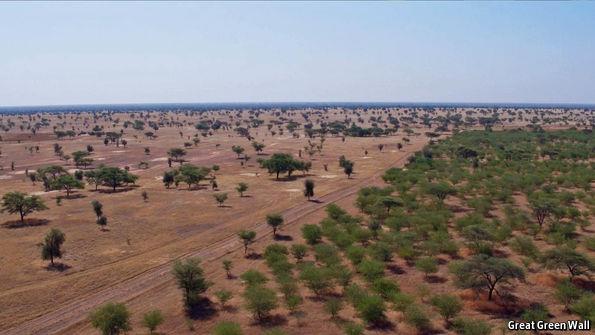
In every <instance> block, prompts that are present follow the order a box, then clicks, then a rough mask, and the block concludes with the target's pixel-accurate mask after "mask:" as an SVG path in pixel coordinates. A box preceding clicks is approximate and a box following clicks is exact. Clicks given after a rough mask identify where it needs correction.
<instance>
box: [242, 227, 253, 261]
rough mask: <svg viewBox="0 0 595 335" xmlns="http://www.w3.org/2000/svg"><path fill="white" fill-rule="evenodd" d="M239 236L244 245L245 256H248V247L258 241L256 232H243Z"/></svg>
mask: <svg viewBox="0 0 595 335" xmlns="http://www.w3.org/2000/svg"><path fill="white" fill-rule="evenodd" d="M238 236H239V238H240V239H241V240H242V243H243V244H244V255H246V254H247V253H248V246H249V245H250V244H252V243H254V240H255V239H256V232H255V231H253V230H242V231H241V232H239V233H238Z"/></svg>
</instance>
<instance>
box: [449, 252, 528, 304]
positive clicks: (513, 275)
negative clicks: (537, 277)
mask: <svg viewBox="0 0 595 335" xmlns="http://www.w3.org/2000/svg"><path fill="white" fill-rule="evenodd" d="M451 271H452V272H453V274H454V275H455V277H456V278H457V281H456V284H457V285H458V286H460V287H462V288H472V289H480V288H487V289H488V300H492V294H493V292H494V290H495V289H496V287H497V286H498V285H499V284H502V283H508V282H510V281H511V280H514V279H518V280H524V279H525V273H524V272H523V269H522V268H520V267H519V266H517V265H515V264H513V263H511V262H510V261H509V260H507V259H502V258H496V257H490V256H487V255H484V254H480V255H475V256H473V257H471V258H470V259H469V260H467V261H463V262H460V263H455V264H454V265H453V267H452V268H451Z"/></svg>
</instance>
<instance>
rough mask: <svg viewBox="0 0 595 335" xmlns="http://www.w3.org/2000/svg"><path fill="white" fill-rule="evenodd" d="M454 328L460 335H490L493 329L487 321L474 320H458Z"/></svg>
mask: <svg viewBox="0 0 595 335" xmlns="http://www.w3.org/2000/svg"><path fill="white" fill-rule="evenodd" d="M452 326H453V327H452V328H453V329H454V331H455V332H456V333H457V334H460V335H489V334H490V333H491V332H492V327H491V326H490V325H489V324H488V323H487V322H485V321H482V320H473V319H461V318H459V319H456V320H454V321H453V322H452Z"/></svg>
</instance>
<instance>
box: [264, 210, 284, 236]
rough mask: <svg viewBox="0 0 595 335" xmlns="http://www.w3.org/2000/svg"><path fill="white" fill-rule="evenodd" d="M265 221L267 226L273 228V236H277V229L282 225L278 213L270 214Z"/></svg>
mask: <svg viewBox="0 0 595 335" xmlns="http://www.w3.org/2000/svg"><path fill="white" fill-rule="evenodd" d="M266 219H267V224H268V225H269V226H270V227H271V228H273V235H277V229H279V227H281V225H282V224H283V216H282V215H281V214H279V213H271V214H268V215H267V217H266Z"/></svg>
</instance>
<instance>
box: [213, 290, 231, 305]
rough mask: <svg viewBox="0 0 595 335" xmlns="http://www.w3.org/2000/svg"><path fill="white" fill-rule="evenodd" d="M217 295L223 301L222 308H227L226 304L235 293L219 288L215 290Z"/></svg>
mask: <svg viewBox="0 0 595 335" xmlns="http://www.w3.org/2000/svg"><path fill="white" fill-rule="evenodd" d="M215 296H216V297H217V299H219V302H220V303H221V308H223V309H225V304H227V302H228V301H229V300H231V298H232V297H233V293H232V292H231V291H228V290H219V291H217V292H215Z"/></svg>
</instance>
